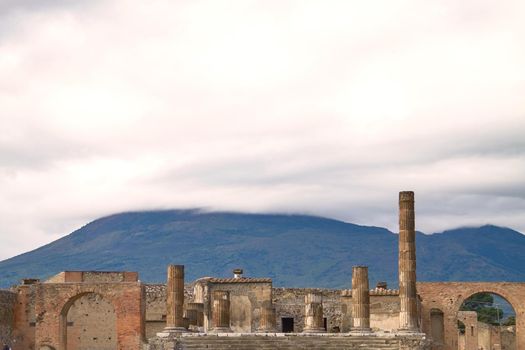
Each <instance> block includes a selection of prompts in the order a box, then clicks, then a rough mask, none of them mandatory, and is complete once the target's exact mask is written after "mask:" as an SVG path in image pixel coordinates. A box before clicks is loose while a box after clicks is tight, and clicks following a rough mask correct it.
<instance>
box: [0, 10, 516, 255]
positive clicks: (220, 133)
mask: <svg viewBox="0 0 525 350" xmlns="http://www.w3.org/2000/svg"><path fill="white" fill-rule="evenodd" d="M524 10H525V3H523V2H522V1H507V2H504V3H498V4H495V3H494V2H490V1H462V2H460V3H458V2H456V1H441V2H430V3H429V2H425V3H421V2H418V1H414V0H406V1H400V2H398V1H396V2H391V1H386V0H385V1H374V0H373V1H366V2H358V1H328V2H326V1H325V2H317V1H289V2H286V1H284V2H283V1H245V0H242V1H177V2H172V1H167V0H166V1H164V0H156V1H151V2H143V1H138V0H125V1H124V0H112V1H109V0H108V1H102V0H100V1H78V2H75V4H74V5H71V3H70V2H66V1H60V0H47V1H27V0H26V1H4V2H2V4H1V5H0V123H1V126H2V127H1V128H0V161H1V162H0V191H1V193H2V196H1V197H0V222H1V224H0V258H7V257H9V256H13V255H15V254H18V253H21V252H23V251H26V250H28V249H32V248H35V247H37V246H39V245H41V244H44V243H46V242H49V241H51V240H53V239H56V238H58V237H60V236H62V235H64V234H67V233H68V232H70V231H72V230H73V229H75V228H77V227H79V226H80V225H82V224H85V223H86V222H87V221H89V220H91V219H94V218H96V217H98V216H101V215H106V214H110V213H113V212H120V211H124V210H134V209H155V208H179V207H205V208H209V209H218V210H240V211H253V212H268V211H271V212H302V213H312V214H318V215H325V216H329V217H334V218H338V219H343V220H346V221H351V222H355V223H361V224H368V225H378V226H385V227H388V228H390V229H392V230H396V223H397V220H396V214H397V208H396V206H397V198H396V197H397V192H398V191H399V190H405V189H412V190H414V191H416V199H417V226H418V228H419V229H420V230H422V231H425V232H429V233H430V232H435V231H439V230H443V229H446V228H452V227H456V226H460V225H479V224H485V223H493V224H498V225H504V226H509V227H511V228H514V229H518V230H520V231H521V232H525V221H524V220H523V212H524V211H525V182H524V180H523V179H525V141H524V140H525V138H524V137H523V135H525V100H524V99H523V96H525V66H524V65H523V62H525V46H524V45H523V42H525V25H524V24H523V23H525V18H524V15H523V13H525V11H524Z"/></svg>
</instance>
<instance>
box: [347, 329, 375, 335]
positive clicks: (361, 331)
mask: <svg viewBox="0 0 525 350" xmlns="http://www.w3.org/2000/svg"><path fill="white" fill-rule="evenodd" d="M373 334H374V332H373V331H372V328H351V329H350V335H373Z"/></svg>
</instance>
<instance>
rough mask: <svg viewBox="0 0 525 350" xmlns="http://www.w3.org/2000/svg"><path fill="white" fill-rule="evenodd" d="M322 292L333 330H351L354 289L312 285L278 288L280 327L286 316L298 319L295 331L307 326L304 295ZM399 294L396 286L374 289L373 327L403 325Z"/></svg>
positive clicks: (275, 295) (275, 293)
mask: <svg viewBox="0 0 525 350" xmlns="http://www.w3.org/2000/svg"><path fill="white" fill-rule="evenodd" d="M307 293H318V294H321V295H322V296H323V315H324V318H326V328H327V331H328V332H329V333H337V332H349V331H350V328H351V327H352V292H351V291H350V290H336V289H312V288H274V289H273V304H274V306H275V309H276V318H277V330H278V331H282V329H283V328H282V319H283V318H293V319H294V332H297V333H300V332H302V331H303V327H304V310H305V309H304V296H305V294H307ZM399 310H400V305H399V297H398V294H397V291H396V290H371V291H370V327H371V328H372V329H373V330H386V331H393V330H395V329H397V328H399Z"/></svg>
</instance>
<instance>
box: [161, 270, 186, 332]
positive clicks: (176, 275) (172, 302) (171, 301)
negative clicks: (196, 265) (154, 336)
mask: <svg viewBox="0 0 525 350" xmlns="http://www.w3.org/2000/svg"><path fill="white" fill-rule="evenodd" d="M183 308H184V265H168V278H167V282H166V328H164V330H163V332H162V333H159V334H158V335H159V336H168V335H169V333H178V332H186V331H187V329H186V328H185V327H184V318H183V312H184V310H183Z"/></svg>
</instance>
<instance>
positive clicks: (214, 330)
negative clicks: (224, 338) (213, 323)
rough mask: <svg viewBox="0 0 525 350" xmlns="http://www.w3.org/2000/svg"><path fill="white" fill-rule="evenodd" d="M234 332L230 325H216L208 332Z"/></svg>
mask: <svg viewBox="0 0 525 350" xmlns="http://www.w3.org/2000/svg"><path fill="white" fill-rule="evenodd" d="M232 332H233V331H232V330H231V328H230V327H214V328H212V329H210V330H209V332H208V333H232Z"/></svg>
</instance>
